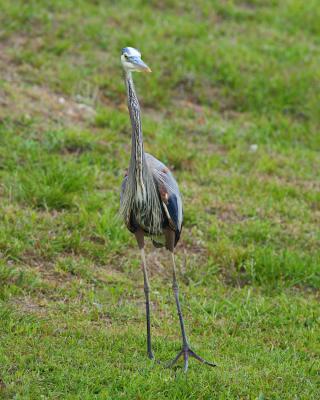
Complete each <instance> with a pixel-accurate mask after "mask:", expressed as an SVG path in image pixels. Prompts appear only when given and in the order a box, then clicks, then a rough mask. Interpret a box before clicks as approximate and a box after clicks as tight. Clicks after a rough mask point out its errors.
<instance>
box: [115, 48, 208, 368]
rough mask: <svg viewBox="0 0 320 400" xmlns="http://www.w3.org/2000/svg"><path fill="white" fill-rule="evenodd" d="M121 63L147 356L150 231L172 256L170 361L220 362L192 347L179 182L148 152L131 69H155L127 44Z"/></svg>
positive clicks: (131, 219) (129, 210) (127, 180)
mask: <svg viewBox="0 0 320 400" xmlns="http://www.w3.org/2000/svg"><path fill="white" fill-rule="evenodd" d="M121 62H122V66H123V69H124V73H125V83H126V88H127V98H128V110H129V114H130V120H131V126H132V143H131V157H130V164H129V168H128V172H127V173H126V176H125V177H124V179H123V182H122V185H121V192H120V214H121V215H122V217H123V219H124V222H125V224H126V226H127V228H128V229H129V231H130V232H132V233H134V235H135V237H136V239H137V243H138V246H139V248H140V251H141V260H142V271H143V276H144V292H145V298H146V317H147V351H148V355H149V358H151V359H153V358H154V355H153V351H152V346H151V323H150V285H149V279H148V272H147V265H146V258H145V253H144V237H145V236H150V237H151V240H152V242H153V244H154V245H155V246H156V247H163V246H165V247H166V249H167V250H168V251H169V252H170V254H171V259H172V267H173V285H172V287H173V291H174V296H175V301H176V305H177V310H178V316H179V321H180V328H181V335H182V350H181V351H180V352H179V353H178V355H177V357H176V358H175V359H174V360H173V361H172V362H171V363H170V365H173V364H174V363H175V362H176V361H177V360H178V359H179V358H180V356H183V358H184V370H185V371H187V369H188V357H189V356H192V357H194V358H196V359H197V360H199V361H201V362H202V363H205V364H208V365H211V366H214V365H215V364H213V363H209V362H207V361H205V360H204V359H202V358H201V357H200V356H198V355H197V354H196V353H194V351H193V350H191V348H190V346H189V342H188V339H187V336H186V332H185V326H184V320H183V316H182V312H181V307H180V302H179V290H178V283H177V277H176V267H175V259H174V248H175V246H176V245H177V243H178V241H179V238H180V235H181V229H182V222H183V209H182V199H181V195H180V191H179V187H178V184H177V182H176V180H175V178H174V176H173V175H172V173H171V172H170V170H169V168H167V167H166V166H165V165H164V164H163V163H162V162H161V161H159V160H157V159H156V158H155V157H153V156H152V155H150V154H148V153H145V152H144V146H143V136H142V125H141V114H140V105H139V101H138V97H137V95H136V92H135V87H134V83H133V79H132V72H134V71H137V72H151V70H150V68H149V67H148V66H147V65H146V64H145V63H144V62H143V61H142V59H141V54H140V52H139V51H138V50H136V49H134V48H132V47H125V48H124V49H122V54H121Z"/></svg>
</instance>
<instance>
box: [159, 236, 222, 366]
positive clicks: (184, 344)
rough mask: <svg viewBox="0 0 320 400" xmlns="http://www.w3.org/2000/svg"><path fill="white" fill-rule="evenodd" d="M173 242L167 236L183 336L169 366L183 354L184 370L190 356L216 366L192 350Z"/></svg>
mask: <svg viewBox="0 0 320 400" xmlns="http://www.w3.org/2000/svg"><path fill="white" fill-rule="evenodd" d="M173 243H174V242H170V241H168V238H167V249H168V250H169V251H170V255H171V260H172V278H173V279H172V289H173V294H174V298H175V301H176V306H177V311H178V316H179V321H180V329H181V336H182V349H181V350H180V351H179V353H178V354H177V356H176V357H175V358H174V359H173V360H172V361H170V362H169V363H168V367H171V366H173V365H174V364H175V363H176V362H177V361H178V360H179V358H180V357H182V356H183V359H184V368H183V369H184V372H187V370H188V365H189V356H190V357H194V358H195V359H196V360H198V361H200V362H201V363H202V364H206V365H209V366H211V367H215V366H216V364H214V363H212V362H209V361H206V360H204V359H203V358H202V357H200V356H199V355H198V354H196V353H195V352H194V351H193V350H191V348H190V345H189V342H188V338H187V334H186V330H185V325H184V319H183V316H182V311H181V306H180V300H179V285H178V281H177V273H176V262H175V258H174V252H173V247H174V246H173Z"/></svg>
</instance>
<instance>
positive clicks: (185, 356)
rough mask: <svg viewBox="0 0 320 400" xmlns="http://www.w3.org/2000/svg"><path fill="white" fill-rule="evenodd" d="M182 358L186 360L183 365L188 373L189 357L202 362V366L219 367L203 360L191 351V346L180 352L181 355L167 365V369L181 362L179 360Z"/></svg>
mask: <svg viewBox="0 0 320 400" xmlns="http://www.w3.org/2000/svg"><path fill="white" fill-rule="evenodd" d="M182 356H183V359H184V365H183V370H184V372H187V370H188V366H189V356H190V357H193V358H195V359H196V360H198V361H200V362H201V363H202V364H206V365H209V366H210V367H216V366H217V365H216V364H215V363H212V362H210V361H207V360H205V359H203V358H202V357H200V356H199V355H198V354H197V353H195V352H194V351H193V350H191V349H190V347H189V346H184V347H183V348H182V350H180V351H179V353H178V354H177V355H176V357H175V358H174V359H173V360H172V361H170V362H169V363H168V364H167V367H168V368H169V367H172V366H173V365H174V364H175V363H176V362H177V361H178V360H179V358H180V357H182Z"/></svg>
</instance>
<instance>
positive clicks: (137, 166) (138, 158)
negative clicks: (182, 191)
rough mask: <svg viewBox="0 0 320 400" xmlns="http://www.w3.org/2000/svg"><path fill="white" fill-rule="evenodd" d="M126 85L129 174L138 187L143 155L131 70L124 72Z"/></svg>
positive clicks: (141, 179) (142, 169)
mask: <svg viewBox="0 0 320 400" xmlns="http://www.w3.org/2000/svg"><path fill="white" fill-rule="evenodd" d="M126 86H127V95H128V109H129V114H130V120H131V126H132V144H131V160H130V166H129V174H130V173H131V174H133V175H134V176H135V177H136V180H137V183H140V187H143V186H144V184H143V172H144V164H145V155H144V150H143V136H142V127H141V114H140V105H139V101H138V97H137V95H136V92H135V88H134V83H133V80H132V74H131V72H127V73H126Z"/></svg>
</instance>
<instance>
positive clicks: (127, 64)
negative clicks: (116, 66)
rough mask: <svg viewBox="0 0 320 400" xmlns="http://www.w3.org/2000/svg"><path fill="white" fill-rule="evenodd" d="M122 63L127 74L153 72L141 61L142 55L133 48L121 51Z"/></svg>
mask: <svg viewBox="0 0 320 400" xmlns="http://www.w3.org/2000/svg"><path fill="white" fill-rule="evenodd" d="M121 63H122V66H123V68H124V70H125V71H127V72H133V71H137V72H151V69H150V68H149V67H148V65H147V64H146V63H144V62H143V61H142V59H141V53H140V52H139V51H138V50H137V49H134V48H133V47H124V48H123V49H122V51H121Z"/></svg>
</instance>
